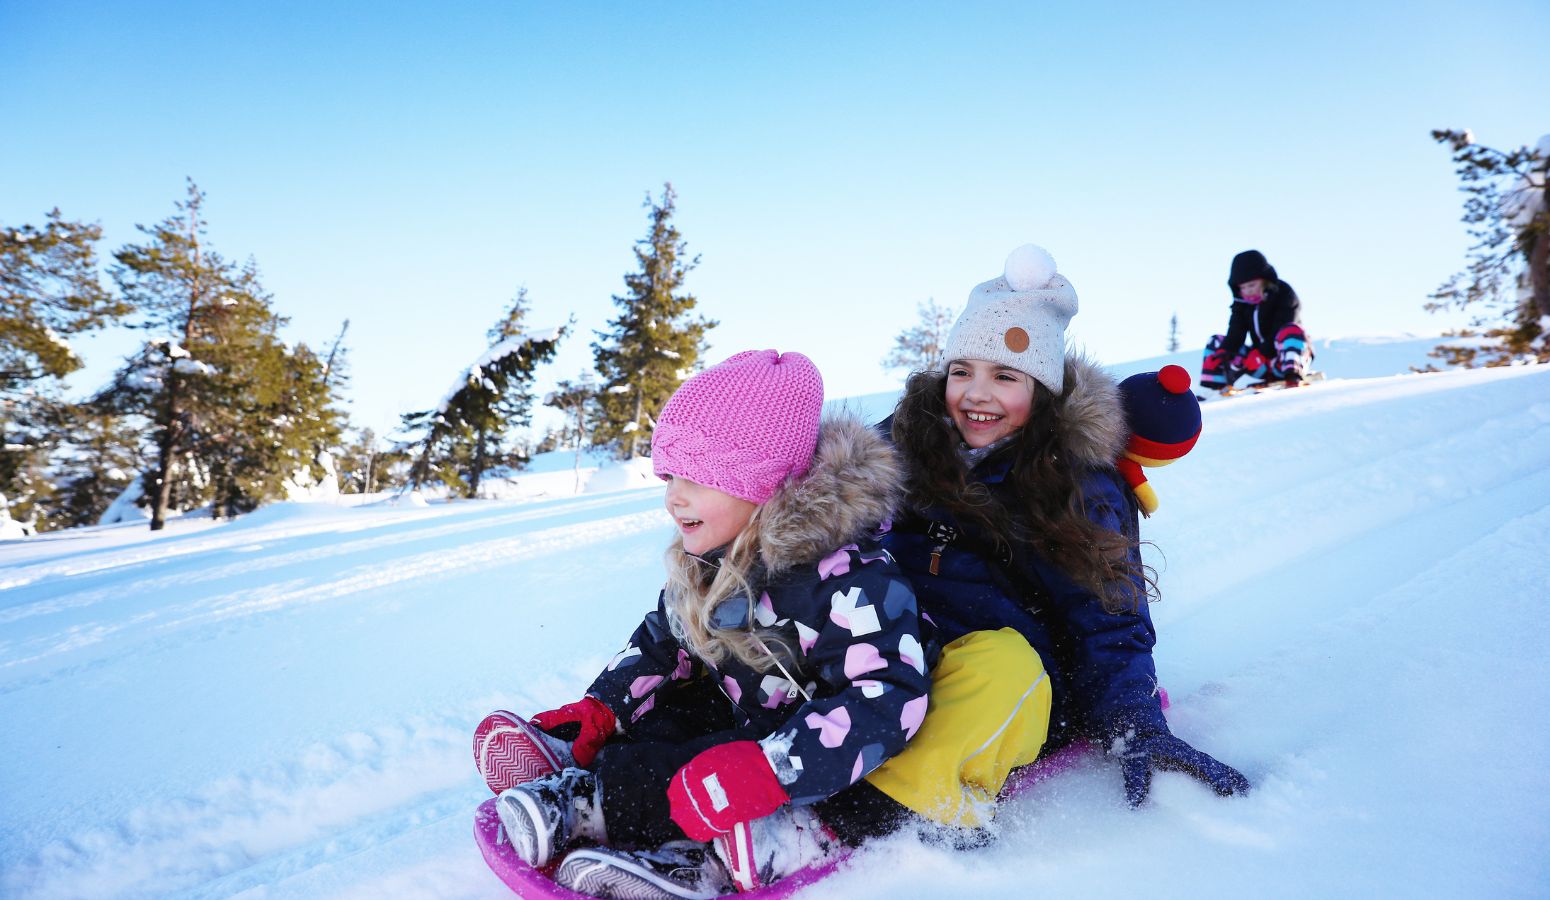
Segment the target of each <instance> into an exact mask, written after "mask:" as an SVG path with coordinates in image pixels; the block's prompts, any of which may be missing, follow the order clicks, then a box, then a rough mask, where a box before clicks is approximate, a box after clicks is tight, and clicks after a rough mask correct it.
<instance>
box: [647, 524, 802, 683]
mask: <svg viewBox="0 0 1550 900" xmlns="http://www.w3.org/2000/svg"><path fill="white" fill-rule="evenodd" d="M763 512H764V507H763V506H762V505H761V506H758V507H756V508H755V509H754V511H753V515H752V516H751V517H749V519H748V524H747V525H746V526H744V528H743V530H742V531H741V532H739V533H738V535H737V537H735V538H733V539H732V543H731V545H730V546H728V547H727V552H726V555H724V556H723V557H722V558H721V559H720V560H718V561H716V562H707V561H705V560H703V559H701V558H699V557H698V556H695V555H693V554H692V553H689V552H688V551H686V550H684V544H683V535H679V536H678V537H676V538H674V539H673V543H672V545H671V546H669V547H668V548H667V554H666V556H665V558H664V561H665V562H666V564H667V587H666V588H665V589H664V591H665V600H666V606H667V611H668V621H669V624H670V625H671V627H672V629H673V636H674V637H676V638H678V640H679V641H681V642H682V643H683V644H684V645H685V646H687V647H688V648H689V651H690V652H691V653H693V654H694V655H695V656H698V657H699V658H701V659H703V660H705V661H707V662H710V663H716V664H719V663H721V662H723V661H725V660H726V659H728V658H732V659H736V660H737V661H739V662H741V663H743V664H744V665H746V666H748V667H749V668H751V669H753V670H754V671H756V672H767V671H772V670H774V669H781V670H782V671H784V666H783V665H782V660H781V659H780V658H778V657H777V656H776V655H775V654H776V653H777V652H779V653H783V654H784V655H785V662H786V663H791V664H793V667H794V664H795V660H796V657H795V654H794V653H793V652H792V650H791V646H790V644H789V643H788V642H787V641H786V640H785V639H784V638H783V637H781V636H780V634H779V632H777V631H776V630H774V629H770V628H759V627H756V626H755V624H754V606H755V604H756V603H757V602H758V597H757V594H756V592H762V589H763V587H762V585H756V584H755V580H756V578H755V576H756V573H757V572H758V571H759V569H760V567H761V563H762V561H763V553H762V550H763V542H762V541H761V539H760V533H761V530H762V529H761V527H760V523H761V520H762V518H763ZM739 600H741V602H742V603H743V604H745V607H744V609H743V610H742V613H743V615H742V616H741V619H740V620H741V621H743V622H746V623H747V624H746V625H745V626H743V627H734V628H718V627H717V626H716V624H715V618H716V610H717V609H718V608H719V607H720V606H721V605H722V604H723V603H727V602H732V603H737V602H739Z"/></svg>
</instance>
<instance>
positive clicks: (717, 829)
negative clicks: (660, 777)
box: [667, 741, 791, 841]
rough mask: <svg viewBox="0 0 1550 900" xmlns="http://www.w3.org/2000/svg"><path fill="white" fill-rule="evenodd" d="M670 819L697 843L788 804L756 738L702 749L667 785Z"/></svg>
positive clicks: (787, 797)
mask: <svg viewBox="0 0 1550 900" xmlns="http://www.w3.org/2000/svg"><path fill="white" fill-rule="evenodd" d="M667 800H668V802H669V803H670V804H672V816H673V821H674V822H677V823H678V827H679V828H682V829H683V830H684V834H687V835H688V836H689V837H690V838H692V839H694V840H696V841H708V840H710V839H711V838H714V837H715V836H716V835H718V834H726V833H727V832H729V831H731V830H732V826H733V825H736V824H737V823H738V822H747V821H749V820H750V819H758V818H761V817H763V816H767V815H769V814H770V813H772V812H774V811H775V810H777V809H779V808H780V807H781V805H782V804H784V803H789V802H791V797H789V796H788V795H787V794H786V791H785V789H784V788H782V787H781V786H780V782H779V781H778V780H777V779H776V778H775V770H774V769H771V768H770V761H769V760H767V759H765V758H764V751H763V750H761V749H760V748H759V744H758V742H756V741H733V742H731V743H730V744H721V745H719V746H716V747H712V748H710V749H709V750H706V751H704V752H703V753H701V754H700V755H698V756H696V757H695V758H694V759H691V760H689V762H688V763H687V764H686V765H685V766H684V767H683V768H682V769H679V770H678V771H677V772H676V773H675V774H674V775H673V780H672V782H670V783H669V784H668V786H667Z"/></svg>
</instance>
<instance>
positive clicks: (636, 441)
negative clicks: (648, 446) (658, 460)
mask: <svg viewBox="0 0 1550 900" xmlns="http://www.w3.org/2000/svg"><path fill="white" fill-rule="evenodd" d="M645 404H646V401H645V398H644V397H642V396H641V390H640V388H636V389H635V430H634V431H631V432H630V459H634V458H635V457H636V456H639V455H640V454H639V453H638V452H637V448H638V447H639V445H640V414H641V413H642V412H644V411H645Z"/></svg>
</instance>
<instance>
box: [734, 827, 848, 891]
mask: <svg viewBox="0 0 1550 900" xmlns="http://www.w3.org/2000/svg"><path fill="white" fill-rule="evenodd" d="M711 846H712V847H714V848H715V850H716V855H717V856H718V857H720V858H721V861H722V862H723V863H725V864H726V867H727V871H728V872H729V873H731V876H732V882H733V883H734V884H736V885H737V889H738V890H739V891H752V890H756V889H758V888H761V887H764V886H765V885H769V884H774V883H775V882H777V881H779V880H780V879H782V878H785V877H786V876H788V875H791V874H793V873H795V872H798V871H800V870H802V869H805V868H807V867H808V866H813V865H817V864H819V863H822V862H824V861H825V860H828V859H830V858H832V857H834V856H835V855H836V854H838V852H839V850H840V842H839V839H838V838H836V837H835V836H834V833H833V832H832V831H830V830H829V828H828V826H826V825H824V824H823V822H821V821H819V819H818V814H817V813H815V812H813V809H812V807H809V806H802V807H793V806H783V807H781V808H780V809H777V810H776V811H775V812H772V813H770V814H769V815H767V816H765V817H763V818H762V819H754V820H752V821H750V822H739V823H737V824H736V825H734V826H732V830H731V832H729V833H727V834H718V835H716V837H715V839H714V840H713V841H711Z"/></svg>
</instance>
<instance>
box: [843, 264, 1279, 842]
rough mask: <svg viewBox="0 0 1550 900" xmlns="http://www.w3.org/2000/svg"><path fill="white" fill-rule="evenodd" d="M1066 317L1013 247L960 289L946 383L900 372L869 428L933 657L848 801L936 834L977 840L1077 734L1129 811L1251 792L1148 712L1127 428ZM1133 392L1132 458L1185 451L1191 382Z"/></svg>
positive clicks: (1049, 277)
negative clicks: (1156, 784)
mask: <svg viewBox="0 0 1550 900" xmlns="http://www.w3.org/2000/svg"><path fill="white" fill-rule="evenodd" d="M1076 309H1077V299H1076V292H1075V290H1074V289H1073V288H1072V286H1071V283H1070V282H1069V281H1067V280H1066V279H1065V278H1064V277H1063V276H1061V275H1059V274H1058V273H1057V272H1056V271H1055V264H1054V260H1053V259H1051V258H1050V257H1049V254H1048V253H1047V252H1045V251H1044V250H1043V249H1042V248H1039V247H1035V246H1032V245H1027V246H1024V247H1020V248H1018V250H1015V251H1013V253H1012V255H1011V256H1010V257H1008V259H1007V265H1006V270H1005V275H1004V276H1003V277H999V278H996V279H993V280H991V281H987V282H985V283H984V284H981V285H979V286H978V287H976V288H975V289H974V290H973V291H972V292H971V294H970V296H969V303H968V306H967V308H966V309H965V310H964V312H963V314H962V315H961V316H960V317H959V319H958V322H957V323H956V324H955V325H954V327H953V330H952V332H951V333H950V334H949V336H948V339H947V345H946V352H945V359H946V364H945V366H944V367H943V369H941V370H937V371H926V372H916V373H915V374H913V375H911V376H910V379H909V381H908V382H907V384H906V386H905V392H904V396H903V397H902V398H901V399H900V401H899V403H898V406H897V408H896V409H895V411H894V414H893V415H892V416H891V417H890V418H889V420H887V421H886V422H884V423H883V425H881V426H879V428H880V429H883V430H885V431H886V432H887V433H889V434H891V436H892V439H893V441H894V444H895V446H896V447H897V448H898V449H899V451H900V452H901V453H902V454H903V456H904V460H905V464H906V470H907V472H908V481H907V489H908V494H907V497H906V512H904V513H901V515H900V516H899V517H898V518H896V519H895V522H894V527H893V529H892V530H891V531H890V532H889V533H888V534H887V535H885V536H884V546H885V547H887V549H888V551H889V552H890V553H892V554H893V556H894V558H895V559H897V560H898V561H899V564H900V565H901V566H902V567H903V568H904V570H905V572H906V573H907V574H908V576H909V578H910V582H911V584H913V585H914V588H915V593H916V596H917V597H918V598H919V602H920V607H921V612H922V615H923V616H925V617H928V618H929V619H930V620H931V621H932V622H933V623H934V624H935V626H936V628H937V630H938V633H939V635H940V637H941V639H942V640H943V641H944V642H949V643H947V644H946V646H945V647H944V648H943V651H942V657H941V662H940V663H939V664H938V666H937V669H936V670H935V671H934V672H933V681H932V688H931V709H930V712H929V713H928V714H927V716H926V720H925V722H924V723H923V724H922V725H921V729H920V733H919V734H918V735H916V737H915V738H914V739H913V740H912V741H911V743H910V745H909V746H908V747H907V748H905V750H904V752H903V753H901V754H899V755H898V756H896V757H894V758H893V759H891V760H889V761H888V762H887V763H884V764H883V765H882V766H881V767H880V768H879V769H878V770H877V771H876V772H874V773H872V775H871V776H869V777H868V778H867V780H866V781H865V782H864V783H862V784H858V785H857V786H856V787H855V788H854V789H853V790H852V792H851V797H852V798H853V800H854V802H855V805H857V806H861V805H862V804H861V802H860V800H861V796H862V795H865V794H867V793H871V794H872V795H874V796H879V797H880V796H884V795H885V796H886V797H887V798H889V799H891V800H893V801H896V802H897V803H898V804H901V805H903V806H904V807H907V808H908V809H910V810H912V811H914V812H915V813H918V814H920V815H922V816H924V817H926V818H928V819H931V820H933V821H936V822H939V823H942V824H945V825H957V826H966V827H971V828H972V827H973V826H979V825H983V824H985V823H986V822H987V821H988V820H989V817H990V816H991V815H992V814H993V812H994V801H995V798H996V797H997V794H998V793H999V792H1000V790H1001V788H1002V787H1003V785H1004V784H1005V783H1006V781H1007V779H1008V777H1009V775H1010V774H1011V772H1012V770H1014V769H1015V768H1017V767H1019V766H1023V765H1027V764H1029V763H1032V762H1034V761H1035V760H1036V759H1039V758H1041V757H1047V756H1049V755H1050V754H1052V753H1053V752H1054V751H1056V750H1059V749H1061V748H1062V747H1064V746H1066V745H1068V744H1070V743H1072V742H1073V741H1076V740H1079V739H1088V740H1092V741H1095V742H1097V743H1098V744H1099V745H1100V746H1102V747H1103V748H1104V749H1106V750H1107V751H1108V752H1109V753H1110V754H1111V755H1112V756H1114V757H1115V758H1117V759H1118V760H1119V762H1120V769H1121V774H1122V776H1123V782H1124V789H1125V796H1126V798H1127V800H1128V801H1129V803H1130V804H1131V805H1133V806H1135V805H1139V804H1141V803H1142V802H1143V801H1144V800H1145V799H1146V797H1147V794H1148V791H1149V789H1150V785H1151V780H1152V774H1153V772H1154V771H1162V770H1167V771H1179V772H1184V773H1187V774H1189V775H1191V776H1193V777H1194V778H1197V779H1199V780H1200V781H1202V782H1204V783H1205V784H1207V785H1208V786H1210V787H1211V788H1212V789H1213V790H1215V791H1216V792H1217V793H1218V794H1222V795H1228V794H1236V793H1242V792H1245V791H1247V790H1248V789H1249V782H1248V780H1247V779H1246V778H1244V777H1243V775H1242V774H1241V773H1240V772H1238V771H1237V770H1236V769H1233V768H1232V767H1231V766H1228V765H1225V764H1223V763H1221V762H1219V761H1217V760H1216V759H1213V758H1212V757H1211V756H1209V755H1208V754H1206V753H1203V752H1201V751H1199V750H1197V749H1195V748H1194V747H1192V746H1190V745H1189V744H1188V743H1187V742H1185V741H1184V740H1182V739H1181V738H1179V737H1176V736H1175V735H1174V734H1173V733H1172V732H1171V731H1170V730H1169V727H1168V723H1167V721H1166V720H1165V719H1164V717H1163V709H1162V702H1163V701H1162V697H1161V691H1160V689H1159V687H1158V684H1157V675H1156V669H1155V666H1154V664H1153V661H1152V647H1153V644H1154V643H1155V640H1156V636H1155V633H1154V631H1153V629H1152V622H1151V618H1150V615H1149V614H1148V612H1147V600H1148V599H1149V597H1148V584H1147V582H1146V579H1145V575H1144V571H1143V567H1142V562H1141V557H1140V549H1139V528H1140V524H1139V516H1138V506H1137V502H1138V501H1137V498H1136V496H1135V495H1134V494H1133V493H1132V491H1131V489H1130V487H1129V486H1128V485H1127V483H1126V482H1125V481H1124V480H1123V479H1122V478H1121V477H1120V475H1119V473H1118V471H1117V469H1116V466H1115V463H1116V460H1118V459H1119V458H1120V457H1121V455H1122V453H1124V452H1125V449H1126V446H1127V439H1128V438H1129V437H1130V429H1129V428H1128V427H1127V424H1126V413H1125V411H1124V409H1123V408H1122V406H1121V401H1120V392H1119V389H1118V387H1117V386H1116V385H1115V383H1114V381H1113V379H1112V378H1110V377H1109V376H1108V375H1106V374H1105V373H1103V372H1102V371H1101V370H1100V369H1099V368H1098V367H1097V366H1096V365H1094V364H1093V363H1090V362H1088V361H1087V360H1085V359H1083V358H1081V357H1080V356H1077V355H1067V353H1066V350H1065V327H1066V324H1067V322H1068V321H1069V320H1070V319H1071V317H1072V316H1073V315H1074V314H1075V313H1076ZM1179 374H1185V373H1179ZM1148 377H1153V378H1154V379H1155V378H1156V376H1148ZM1138 378H1139V376H1138ZM1169 380H1170V381H1172V380H1174V378H1173V373H1170V374H1169ZM1143 382H1144V379H1142V381H1138V382H1137V384H1136V385H1135V387H1137V390H1136V391H1135V392H1134V393H1135V397H1134V398H1133V400H1135V401H1136V403H1135V404H1134V405H1135V406H1136V409H1137V410H1138V411H1139V412H1140V413H1141V417H1140V418H1138V420H1137V421H1138V424H1139V426H1140V427H1139V429H1138V430H1140V431H1142V432H1143V434H1144V435H1145V436H1148V437H1150V438H1151V439H1152V441H1153V443H1154V444H1156V445H1157V446H1147V447H1146V449H1148V450H1150V451H1152V452H1154V453H1158V455H1159V456H1166V457H1167V458H1170V459H1171V458H1176V457H1177V456H1181V455H1183V453H1184V452H1187V450H1188V448H1189V446H1192V445H1193V443H1194V436H1195V435H1197V434H1198V433H1199V421H1200V420H1199V408H1198V406H1197V405H1194V397H1193V395H1188V394H1187V387H1188V379H1187V376H1186V378H1185V379H1184V385H1183V386H1184V387H1185V388H1186V395H1187V396H1188V397H1189V402H1187V403H1171V402H1169V403H1162V402H1160V401H1162V399H1163V398H1160V397H1157V396H1155V395H1152V396H1147V392H1146V391H1145V390H1142V389H1141V388H1142V387H1143V386H1144V385H1143ZM1174 386H1175V387H1177V386H1178V385H1174ZM1163 389H1164V390H1165V391H1167V392H1168V393H1169V394H1172V393H1173V392H1172V391H1171V390H1170V389H1168V388H1167V387H1166V386H1164V387H1163ZM1191 411H1193V412H1194V414H1195V415H1194V418H1193V420H1192V421H1191V420H1190V416H1189V413H1190V412H1191ZM1159 447H1161V448H1162V451H1159V449H1158V448H1159ZM986 736H991V737H993V738H994V740H990V741H987V739H986ZM884 806H886V803H883V802H879V803H877V804H875V805H874V806H873V807H871V808H872V809H874V810H876V809H880V808H882V807H884Z"/></svg>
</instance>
